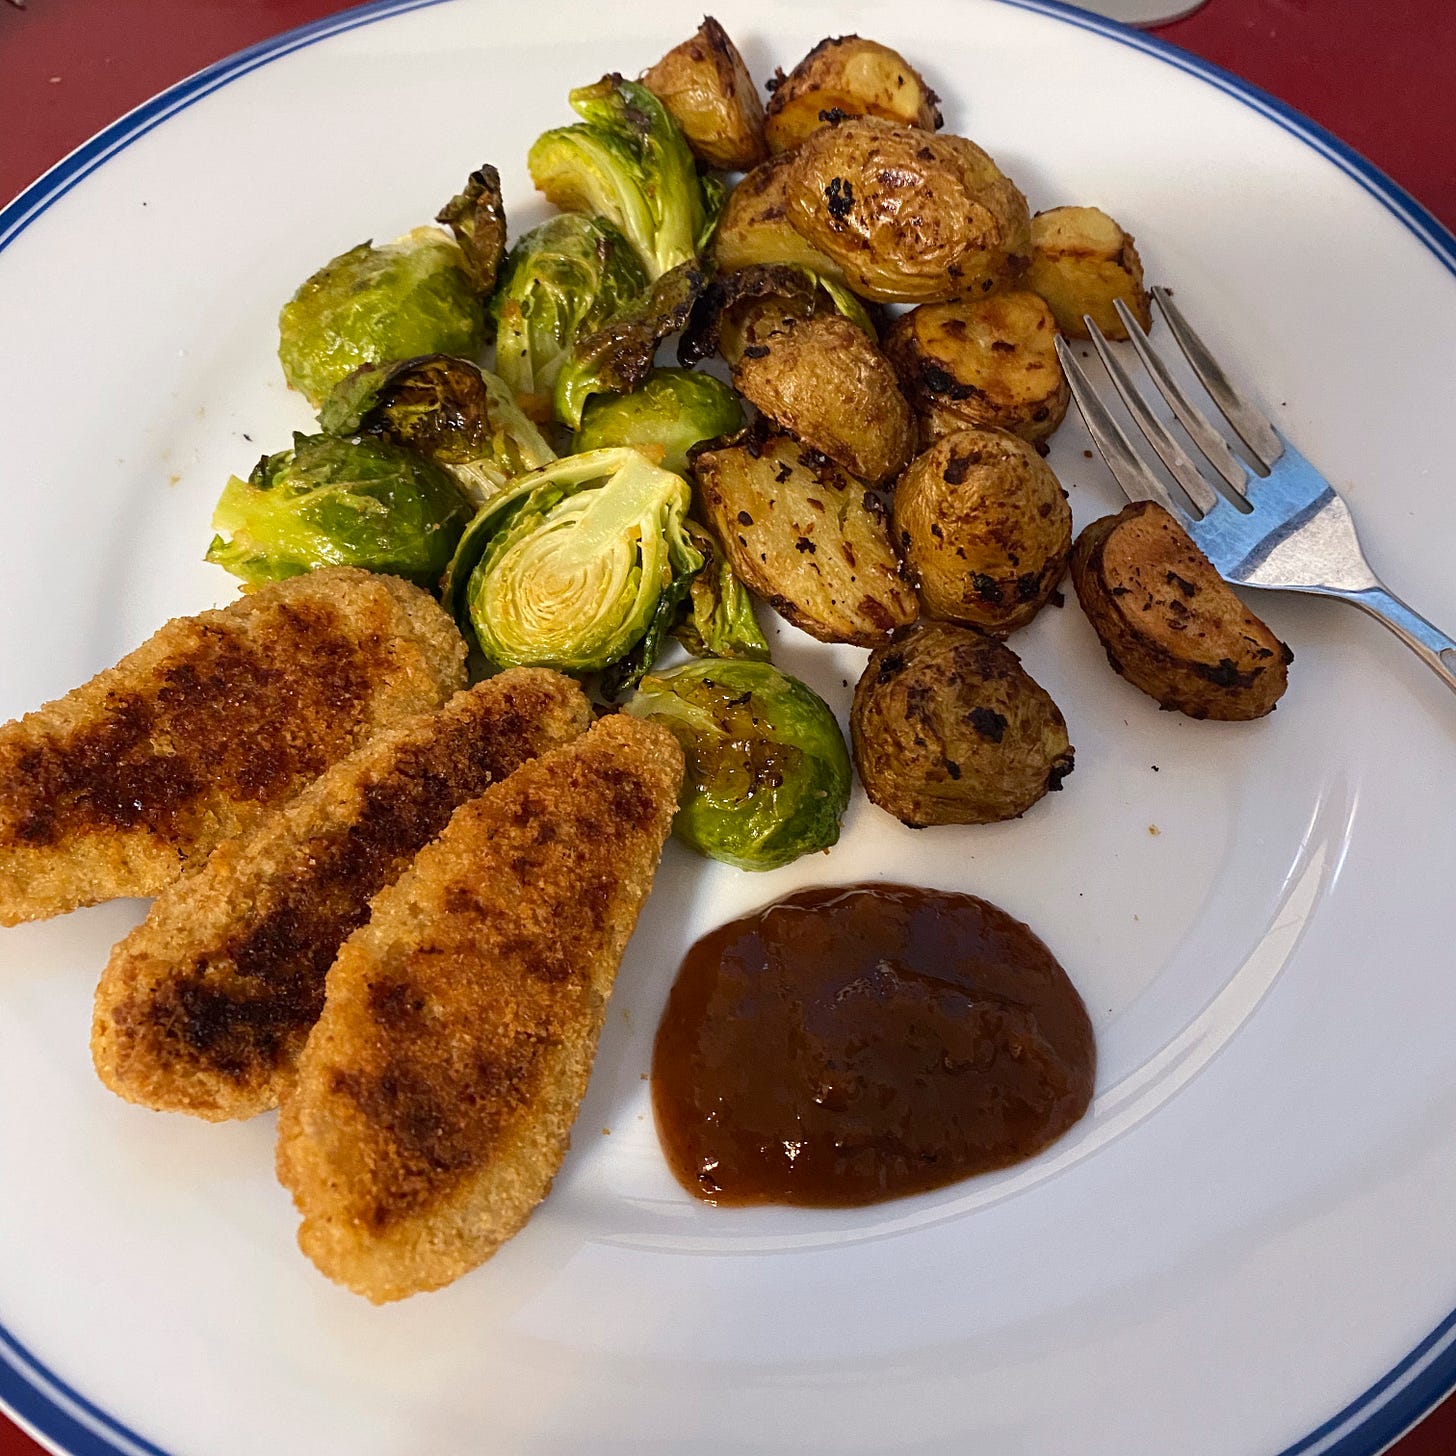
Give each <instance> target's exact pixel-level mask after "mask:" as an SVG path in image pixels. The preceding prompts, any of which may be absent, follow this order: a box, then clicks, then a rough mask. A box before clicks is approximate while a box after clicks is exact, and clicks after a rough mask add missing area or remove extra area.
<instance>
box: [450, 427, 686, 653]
mask: <svg viewBox="0 0 1456 1456" xmlns="http://www.w3.org/2000/svg"><path fill="white" fill-rule="evenodd" d="M690 500H691V493H690V492H689V490H688V485H687V482H686V481H685V480H683V478H682V477H681V476H679V475H674V474H672V472H671V471H667V470H663V469H661V468H660V467H658V466H656V465H654V464H652V462H651V461H650V460H648V459H647V458H646V457H645V456H643V455H640V454H639V453H638V452H637V451H636V450H630V449H617V450H593V451H590V452H589V453H587V454H585V455H570V456H567V457H566V458H565V459H563V460H557V461H554V462H553V463H552V464H550V465H547V466H544V467H542V468H541V469H540V470H534V471H532V472H531V473H530V474H529V475H524V476H522V477H521V478H520V479H519V480H518V481H516V482H515V483H514V484H513V485H511V486H510V487H509V488H508V489H507V490H505V491H502V492H501V494H500V495H498V496H496V497H495V498H494V499H493V500H490V501H487V502H486V504H485V505H484V506H482V507H481V509H480V511H479V513H478V514H477V515H476V517H475V519H474V520H473V521H472V522H471V523H470V526H469V528H468V529H467V531H466V532H465V535H464V536H463V537H462V538H461V541H460V545H459V547H458V548H457V549H456V552H455V557H454V559H453V560H452V561H451V563H450V568H449V571H448V572H447V573H446V576H445V584H444V598H445V605H446V607H447V609H448V610H449V611H451V612H452V613H453V614H454V616H455V620H456V621H457V622H458V623H459V624H460V628H461V631H462V632H464V633H465V634H466V637H467V639H473V640H474V641H475V642H476V643H477V644H478V645H479V647H480V650H481V652H482V653H483V654H484V655H485V656H486V658H487V659H489V660H490V661H491V662H493V663H495V664H497V665H498V666H501V667H515V666H538V667H555V668H560V669H563V670H565V671H567V672H598V671H601V670H602V669H604V668H608V667H611V666H612V664H614V663H617V662H620V661H621V660H622V659H623V658H625V657H627V656H628V654H629V653H631V652H632V649H633V648H634V647H636V646H637V645H638V644H639V643H640V642H641V641H642V639H643V638H644V637H647V636H648V635H649V633H650V632H652V630H653V629H654V628H655V629H656V634H655V637H654V639H653V647H654V649H655V647H656V645H657V643H659V642H660V641H661V638H662V635H663V634H664V633H665V632H666V630H667V627H668V626H669V625H670V624H671V620H672V616H673V613H674V612H675V610H676V604H675V602H671V601H670V602H669V604H668V606H667V607H666V608H664V607H663V597H664V595H669V596H671V595H672V594H674V593H675V594H677V595H678V599H679V600H680V596H681V593H682V592H683V591H685V589H686V588H685V583H684V580H683V579H684V578H686V577H690V576H691V575H692V574H693V573H694V572H696V571H698V570H699V569H700V568H701V567H702V565H703V558H702V556H701V555H699V553H698V551H697V549H696V548H695V547H694V546H693V544H692V542H691V541H690V540H689V539H688V537H687V535H686V533H685V531H684V528H683V520H684V517H685V516H686V515H687V511H688V506H689V503H690ZM646 665H650V664H644V666H646Z"/></svg>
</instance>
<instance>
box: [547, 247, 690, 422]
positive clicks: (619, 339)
mask: <svg viewBox="0 0 1456 1456" xmlns="http://www.w3.org/2000/svg"><path fill="white" fill-rule="evenodd" d="M707 282H708V275H707V273H706V272H705V271H704V270H703V269H702V268H700V267H698V265H697V264H696V263H684V264H683V265H682V266H681V267H678V268H674V269H673V270H672V271H671V272H670V273H664V274H663V275H662V277H661V278H659V279H658V280H657V282H656V283H654V284H653V285H652V287H651V289H650V290H648V292H646V293H644V294H643V295H642V296H641V297H640V298H637V299H635V300H633V302H631V303H629V304H627V305H626V306H625V307H624V308H622V309H621V310H620V311H619V312H618V313H617V314H616V315H615V316H614V317H613V318H611V319H609V320H608V321H607V322H606V323H605V324H603V325H602V327H601V328H599V329H598V330H597V331H596V332H595V333H592V334H587V335H585V336H584V337H583V338H580V339H578V340H577V341H576V344H575V345H574V346H573V348H572V351H571V357H570V358H569V359H568V360H567V361H566V362H565V364H563V365H562V366H561V372H560V373H559V374H558V375H557V376H556V388H555V390H554V391H553V392H552V408H553V410H554V411H555V415H556V418H557V419H558V420H560V421H561V423H562V424H563V425H570V426H571V428H572V429H573V430H574V429H576V428H578V426H580V424H581V412H582V410H583V408H584V407H585V405H586V402H587V400H588V399H589V398H590V397H591V396H592V395H594V394H631V393H632V391H633V390H635V389H638V388H640V387H641V386H642V385H643V384H644V383H646V381H647V376H648V375H649V374H651V373H652V365H653V361H654V360H655V359H656V358H657V346H658V344H659V343H661V341H662V340H663V339H665V338H666V337H667V336H668V335H669V334H675V333H676V332H677V331H678V330H679V329H680V328H682V327H683V325H684V324H686V323H687V321H688V315H689V314H690V313H691V311H692V307H693V304H694V303H695V302H696V300H697V298H698V296H699V295H700V294H701V293H702V291H703V289H704V287H705V286H706V285H707Z"/></svg>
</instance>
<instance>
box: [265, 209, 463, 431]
mask: <svg viewBox="0 0 1456 1456" xmlns="http://www.w3.org/2000/svg"><path fill="white" fill-rule="evenodd" d="M484 343H485V307H484V304H483V303H482V301H481V298H480V296H479V295H478V294H477V292H476V291H475V286H474V284H473V283H472V282H471V279H470V275H469V273H468V272H467V270H466V267H465V260H464V256H463V255H462V253H461V251H460V248H459V245H458V244H456V243H455V242H454V241H453V240H452V239H450V238H447V237H446V236H445V234H444V233H442V232H441V231H440V230H439V229H438V228H433V227H422V228H416V229H415V230H414V231H413V232H411V233H407V234H406V235H405V236H404V237H402V238H400V239H398V240H397V241H396V242H393V243H386V244H384V245H383V246H382V247H378V248H376V247H375V246H374V245H373V243H360V244H359V246H358V247H357V248H350V249H349V251H348V252H347V253H341V254H340V255H339V256H338V257H337V258H334V259H333V260H332V261H330V262H328V263H325V264H324V266H323V267H322V268H320V269H319V271H318V272H317V273H315V274H314V275H313V276H312V277H311V278H309V279H308V280H307V281H306V282H305V283H304V284H303V285H302V286H301V287H300V288H299V290H298V292H297V293H295V294H294V295H293V297H292V298H291V299H290V300H289V301H288V302H287V303H285V304H284V305H283V311H282V312H281V313H280V314H279V315H278V359H279V362H280V363H281V364H282V365H283V374H284V377H285V378H286V379H287V380H288V383H289V385H290V387H292V388H293V389H297V390H299V391H300V392H301V393H302V394H304V395H305V396H306V397H307V399H308V402H309V403H310V404H311V405H313V407H314V408H315V409H317V408H318V407H319V405H320V404H321V403H322V402H323V399H324V396H325V395H327V394H328V392H329V391H330V390H331V389H332V388H333V387H334V385H336V384H337V383H338V382H339V380H341V379H342V378H343V377H344V376H345V375H346V374H347V373H349V371H350V370H351V369H357V368H358V367H359V365H361V364H377V363H380V362H381V361H383V360H387V359H410V358H413V357H414V356H415V355H417V354H459V355H462V356H464V357H466V358H469V357H472V356H474V355H476V354H478V353H479V352H480V350H481V348H482V346H483V345H484Z"/></svg>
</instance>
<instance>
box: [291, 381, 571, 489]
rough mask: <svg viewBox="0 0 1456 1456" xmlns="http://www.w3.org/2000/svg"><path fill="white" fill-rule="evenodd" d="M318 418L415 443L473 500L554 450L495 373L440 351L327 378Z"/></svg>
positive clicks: (353, 431) (351, 430)
mask: <svg viewBox="0 0 1456 1456" xmlns="http://www.w3.org/2000/svg"><path fill="white" fill-rule="evenodd" d="M319 424H320V425H322V426H323V428H324V429H325V430H327V431H328V432H329V434H331V435H372V436H375V437H377V438H379V439H383V440H389V441H391V442H392V443H394V444H396V445H404V446H406V447H408V448H409V449H411V450H415V451H418V452H419V453H420V454H421V455H424V456H427V457H428V458H429V459H431V460H433V461H435V462H436V464H439V465H443V466H444V467H445V468H446V469H447V470H448V471H450V473H451V474H452V475H454V476H455V478H456V479H457V480H458V481H459V482H460V483H461V484H462V485H463V486H464V487H465V488H466V490H467V491H468V492H469V493H470V495H471V496H472V498H474V499H475V500H476V501H477V502H478V501H481V500H484V499H485V498H486V497H487V496H490V495H494V494H495V492H496V491H497V490H499V489H500V488H501V486H503V485H505V484H506V482H507V481H510V480H514V479H515V478H516V476H518V475H524V474H525V472H526V471H528V470H534V469H536V467H537V466H539V465H545V464H547V463H548V462H549V461H552V460H554V459H555V458H556V454H555V452H554V451H553V450H552V449H551V447H550V446H549V445H548V444H547V443H546V441H545V440H544V439H543V438H542V436H541V432H540V431H539V430H538V429H537V428H536V427H535V425H533V424H532V423H531V422H530V420H528V419H527V418H526V416H525V415H524V414H523V413H522V412H521V410H520V408H519V407H518V406H517V404H516V401H515V398H514V397H513V396H512V394H511V392H510V390H509V389H507V388H506V386H505V384H504V383H503V382H502V381H501V380H499V379H497V378H496V377H495V375H493V374H489V373H487V372H486V371H485V370H483V369H480V368H478V367H477V366H476V365H474V364H472V363H470V362H469V360H467V359H452V358H450V357H449V356H448V355H445V354H427V355H425V356H424V357H423V358H420V359H400V360H396V361H395V362H394V363H392V364H365V365H364V366H363V367H362V368H359V369H356V370H355V371H354V372H353V373H352V374H350V375H348V376H347V377H346V378H344V379H342V380H340V381H339V383H338V384H337V385H335V387H334V390H333V393H332V394H330V395H329V397H328V398H327V399H326V400H325V401H324V407H323V409H321V410H320V411H319Z"/></svg>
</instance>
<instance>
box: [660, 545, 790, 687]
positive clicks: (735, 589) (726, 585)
mask: <svg viewBox="0 0 1456 1456" xmlns="http://www.w3.org/2000/svg"><path fill="white" fill-rule="evenodd" d="M687 533H688V539H689V540H691V541H692V543H693V545H694V546H696V547H697V548H698V550H699V551H700V552H701V553H702V556H703V569H702V570H701V571H700V572H698V574H697V575H696V576H695V577H693V579H692V583H691V585H690V586H689V588H688V610H687V615H686V616H685V617H684V618H683V619H682V621H681V622H679V623H678V624H677V626H676V627H675V628H673V634H672V635H673V636H674V637H676V638H677V640H678V641H679V642H681V643H682V645H683V646H684V647H686V648H687V650H688V651H689V652H691V653H692V654H693V656H694V657H741V658H747V659H748V660H750V661H753V662H767V661H768V658H769V650H768V640H767V639H766V638H765V637H764V635H763V631H762V629H761V628H760V627H759V625H758V618H757V617H756V616H754V613H753V598H752V597H751V596H749V594H748V588H747V587H746V586H744V585H743V583H742V582H741V581H739V579H738V575H737V573H736V572H735V571H734V570H733V567H732V566H731V565H730V564H729V561H728V557H727V554H726V553H725V552H724V550H723V548H722V546H721V545H719V543H718V538H717V537H716V536H714V535H713V533H712V532H711V531H710V530H709V529H708V528H707V527H706V526H703V525H699V524H698V522H697V521H694V520H692V519H691V518H689V520H688V522H687Z"/></svg>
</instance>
